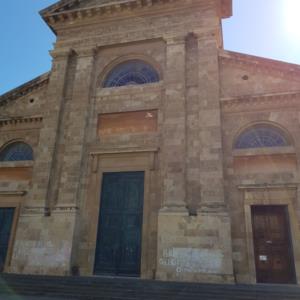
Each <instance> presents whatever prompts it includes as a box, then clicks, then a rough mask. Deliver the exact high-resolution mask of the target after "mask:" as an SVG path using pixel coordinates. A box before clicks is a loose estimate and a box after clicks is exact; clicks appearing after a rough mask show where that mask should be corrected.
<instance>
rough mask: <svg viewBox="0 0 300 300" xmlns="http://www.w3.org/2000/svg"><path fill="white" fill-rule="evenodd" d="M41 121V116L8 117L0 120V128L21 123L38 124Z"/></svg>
mask: <svg viewBox="0 0 300 300" xmlns="http://www.w3.org/2000/svg"><path fill="white" fill-rule="evenodd" d="M42 121H43V117H42V116H28V117H19V116H10V117H6V118H3V119H2V118H1V119H0V127H3V126H6V125H16V124H23V123H40V122H42Z"/></svg>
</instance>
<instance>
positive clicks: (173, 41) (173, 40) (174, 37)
mask: <svg viewBox="0 0 300 300" xmlns="http://www.w3.org/2000/svg"><path fill="white" fill-rule="evenodd" d="M186 37H187V34H186V33H178V34H168V35H164V36H163V39H164V41H165V42H166V43H167V45H179V44H185V40H186Z"/></svg>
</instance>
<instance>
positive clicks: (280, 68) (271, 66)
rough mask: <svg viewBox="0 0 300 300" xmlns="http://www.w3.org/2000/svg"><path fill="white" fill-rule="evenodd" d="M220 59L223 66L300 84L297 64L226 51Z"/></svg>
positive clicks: (299, 69)
mask: <svg viewBox="0 0 300 300" xmlns="http://www.w3.org/2000/svg"><path fill="white" fill-rule="evenodd" d="M219 58H220V63H221V65H226V64H230V65H235V66H240V67H242V68H247V70H249V71H255V72H261V73H264V74H269V75H271V76H276V77H280V78H284V79H291V80H293V81H298V82H300V66H299V65H296V64H291V63H287V62H283V61H278V60H273V59H269V58H264V57H258V56H253V55H249V54H243V53H238V52H232V51H226V50H220V52H219Z"/></svg>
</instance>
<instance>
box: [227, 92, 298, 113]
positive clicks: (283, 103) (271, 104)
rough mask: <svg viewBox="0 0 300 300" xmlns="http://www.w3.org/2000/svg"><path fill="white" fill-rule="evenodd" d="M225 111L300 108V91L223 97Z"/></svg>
mask: <svg viewBox="0 0 300 300" xmlns="http://www.w3.org/2000/svg"><path fill="white" fill-rule="evenodd" d="M221 108H222V112H224V113H235V112H253V111H263V110H268V111H271V110H278V109H280V110H290V109H295V108H297V109H300V91H298V92H293V93H278V94H264V95H249V96H240V97H232V98H222V99H221Z"/></svg>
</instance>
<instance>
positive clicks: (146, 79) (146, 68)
mask: <svg viewBox="0 0 300 300" xmlns="http://www.w3.org/2000/svg"><path fill="white" fill-rule="evenodd" d="M158 81H159V75H158V73H157V71H156V70H155V69H154V68H153V67H152V66H151V65H149V64H147V63H145V62H143V61H141V60H130V61H126V62H124V63H121V64H119V65H117V66H116V67H115V68H113V69H112V70H111V71H110V73H109V74H108V75H107V77H106V79H105V81H104V84H103V87H119V86H126V85H138V84H147V83H153V82H158Z"/></svg>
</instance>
